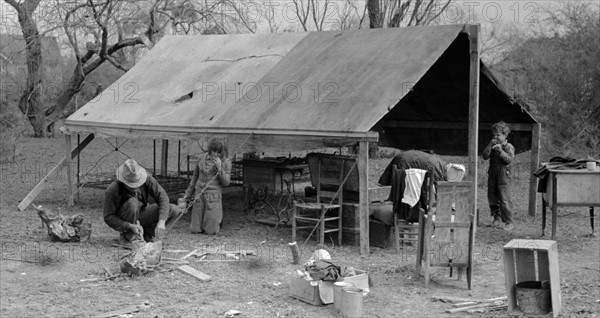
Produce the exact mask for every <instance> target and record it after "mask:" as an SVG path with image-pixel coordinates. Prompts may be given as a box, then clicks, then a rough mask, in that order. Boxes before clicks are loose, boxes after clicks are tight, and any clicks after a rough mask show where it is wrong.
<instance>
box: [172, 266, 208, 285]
mask: <svg viewBox="0 0 600 318" xmlns="http://www.w3.org/2000/svg"><path fill="white" fill-rule="evenodd" d="M177 269H178V270H179V271H181V272H183V273H186V274H188V275H191V276H194V277H195V278H197V279H199V280H201V281H203V282H207V281H209V280H211V277H210V276H208V275H206V274H204V273H203V272H201V271H199V270H197V269H195V268H193V267H191V266H189V265H183V266H179V267H177Z"/></svg>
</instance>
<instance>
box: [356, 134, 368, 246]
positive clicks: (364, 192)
mask: <svg viewBox="0 0 600 318" xmlns="http://www.w3.org/2000/svg"><path fill="white" fill-rule="evenodd" d="M358 148H359V150H358V162H357V165H358V166H357V168H358V188H359V203H358V205H359V213H360V253H361V255H363V256H366V257H368V256H369V142H368V141H361V142H359V147H358Z"/></svg>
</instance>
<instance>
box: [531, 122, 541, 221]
mask: <svg viewBox="0 0 600 318" xmlns="http://www.w3.org/2000/svg"><path fill="white" fill-rule="evenodd" d="M541 134H542V124H539V123H538V124H533V127H532V129H531V174H530V175H529V215H531V216H535V214H536V211H537V205H536V198H537V197H536V194H537V181H538V180H537V177H536V176H534V175H533V172H534V171H535V170H537V168H538V166H539V164H540V138H541Z"/></svg>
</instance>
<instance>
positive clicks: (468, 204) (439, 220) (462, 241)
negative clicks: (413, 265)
mask: <svg viewBox="0 0 600 318" xmlns="http://www.w3.org/2000/svg"><path fill="white" fill-rule="evenodd" d="M471 187H472V182H438V184H437V189H436V192H437V193H436V195H435V204H434V205H435V207H431V206H432V205H430V209H429V211H428V213H427V215H426V216H425V215H423V216H422V219H423V220H422V221H421V222H420V223H421V224H422V225H421V231H423V235H422V236H421V239H422V241H423V243H422V244H423V254H422V255H423V257H424V259H425V263H424V265H423V269H424V272H425V273H424V274H425V285H426V286H429V280H430V276H431V272H432V271H433V268H434V267H446V268H449V269H450V277H452V272H453V269H454V268H456V269H458V279H459V280H460V279H461V277H462V273H463V270H465V269H466V271H467V285H468V288H469V289H471V273H472V268H473V243H474V231H475V229H474V223H473V222H474V220H475V219H476V216H475V215H473V213H474V211H473V198H472V195H471V194H472V193H471ZM417 262H418V264H420V263H421V262H420V260H419V259H417ZM417 272H418V273H419V274H420V266H417Z"/></svg>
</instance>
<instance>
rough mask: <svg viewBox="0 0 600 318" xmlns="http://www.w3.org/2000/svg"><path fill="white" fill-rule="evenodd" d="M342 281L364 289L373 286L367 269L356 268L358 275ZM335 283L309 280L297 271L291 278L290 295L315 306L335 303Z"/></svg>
mask: <svg viewBox="0 0 600 318" xmlns="http://www.w3.org/2000/svg"><path fill="white" fill-rule="evenodd" d="M341 281H344V282H347V283H351V284H354V286H356V287H358V288H362V289H366V288H369V287H370V286H371V284H370V280H369V274H367V272H365V271H361V270H356V275H354V276H348V277H343V279H342V280H341ZM333 283H334V282H331V281H322V280H319V281H307V280H306V279H304V278H301V277H298V276H297V275H296V273H293V274H292V277H291V278H290V295H291V296H292V297H294V298H296V299H299V300H301V301H304V302H307V303H309V304H312V305H315V306H322V305H327V304H332V303H333Z"/></svg>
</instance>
